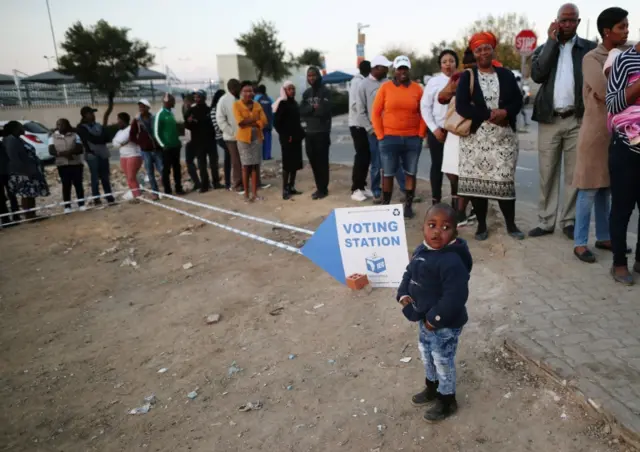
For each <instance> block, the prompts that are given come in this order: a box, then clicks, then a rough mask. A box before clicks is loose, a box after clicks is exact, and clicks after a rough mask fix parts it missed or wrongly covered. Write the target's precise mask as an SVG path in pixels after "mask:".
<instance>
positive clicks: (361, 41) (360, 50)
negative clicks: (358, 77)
mask: <svg viewBox="0 0 640 452" xmlns="http://www.w3.org/2000/svg"><path fill="white" fill-rule="evenodd" d="M365 28H369V25H366V24H362V23H360V22H358V43H357V45H356V50H357V52H356V53H357V55H356V57H357V60H356V61H357V62H358V64H357V65H359V64H360V62H361V61H364V59H365V54H364V46H365V36H364V34H363V33H362V30H364V29H365ZM357 65H356V66H357Z"/></svg>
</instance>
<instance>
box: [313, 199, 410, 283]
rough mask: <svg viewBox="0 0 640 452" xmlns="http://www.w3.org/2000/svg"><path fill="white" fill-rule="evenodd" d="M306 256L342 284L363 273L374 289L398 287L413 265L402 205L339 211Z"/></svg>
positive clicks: (316, 236)
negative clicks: (408, 267) (349, 278)
mask: <svg viewBox="0 0 640 452" xmlns="http://www.w3.org/2000/svg"><path fill="white" fill-rule="evenodd" d="M302 254H303V255H304V256H306V257H308V258H309V259H310V260H311V261H313V262H314V263H315V264H316V265H318V266H320V267H321V268H323V269H324V270H325V271H327V272H328V273H329V274H330V275H331V276H333V277H334V278H335V279H336V280H338V281H339V282H341V283H342V284H346V278H347V277H348V276H350V275H352V274H354V273H359V274H366V275H367V277H368V278H369V283H370V284H371V286H372V287H398V286H399V285H400V282H401V281H402V275H403V274H404V271H405V269H406V267H407V265H408V263H409V255H408V248H407V235H406V233H405V227H404V214H403V209H402V205H400V204H398V205H388V206H367V207H346V208H343V209H335V210H334V211H333V212H332V213H331V215H329V216H328V217H327V218H326V219H325V220H324V222H323V223H322V224H321V225H320V227H319V228H318V229H317V230H316V232H315V233H314V234H313V236H312V237H311V238H310V239H309V240H307V242H306V243H305V245H304V246H303V247H302Z"/></svg>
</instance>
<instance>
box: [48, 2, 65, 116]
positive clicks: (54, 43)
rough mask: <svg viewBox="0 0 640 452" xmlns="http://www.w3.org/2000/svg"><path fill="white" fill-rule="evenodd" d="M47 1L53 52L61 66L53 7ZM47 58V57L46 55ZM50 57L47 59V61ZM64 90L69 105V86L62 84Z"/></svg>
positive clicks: (58, 64)
mask: <svg viewBox="0 0 640 452" xmlns="http://www.w3.org/2000/svg"><path fill="white" fill-rule="evenodd" d="M45 1H46V3H47V14H48V15H49V27H50V28H51V39H52V40H53V53H55V55H56V63H57V66H60V59H59V58H58V45H57V44H56V34H55V33H54V31H53V20H51V7H50V6H49V0H45ZM45 58H46V57H45ZM48 62H49V59H47V63H48ZM62 92H63V93H64V103H65V104H67V105H69V95H68V94H67V86H66V85H62Z"/></svg>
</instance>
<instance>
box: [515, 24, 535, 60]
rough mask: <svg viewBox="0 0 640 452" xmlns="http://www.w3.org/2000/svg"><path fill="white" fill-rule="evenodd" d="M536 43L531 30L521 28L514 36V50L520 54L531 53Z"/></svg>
mask: <svg viewBox="0 0 640 452" xmlns="http://www.w3.org/2000/svg"><path fill="white" fill-rule="evenodd" d="M537 44H538V38H537V36H536V34H535V32H534V31H533V30H522V31H521V32H520V33H518V35H517V36H516V50H517V51H518V52H519V53H520V55H531V54H532V53H533V51H534V50H536V45H537Z"/></svg>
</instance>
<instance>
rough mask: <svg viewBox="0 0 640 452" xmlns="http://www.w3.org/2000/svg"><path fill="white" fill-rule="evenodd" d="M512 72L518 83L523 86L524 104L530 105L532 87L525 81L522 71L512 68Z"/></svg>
mask: <svg viewBox="0 0 640 452" xmlns="http://www.w3.org/2000/svg"><path fill="white" fill-rule="evenodd" d="M511 72H513V75H514V76H515V77H516V80H517V81H518V84H520V85H521V86H522V96H523V98H522V100H523V101H524V104H525V105H529V104H530V103H531V87H530V86H529V85H528V84H526V83H525V82H524V79H523V78H522V73H521V72H520V71H518V70H515V69H512V70H511Z"/></svg>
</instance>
